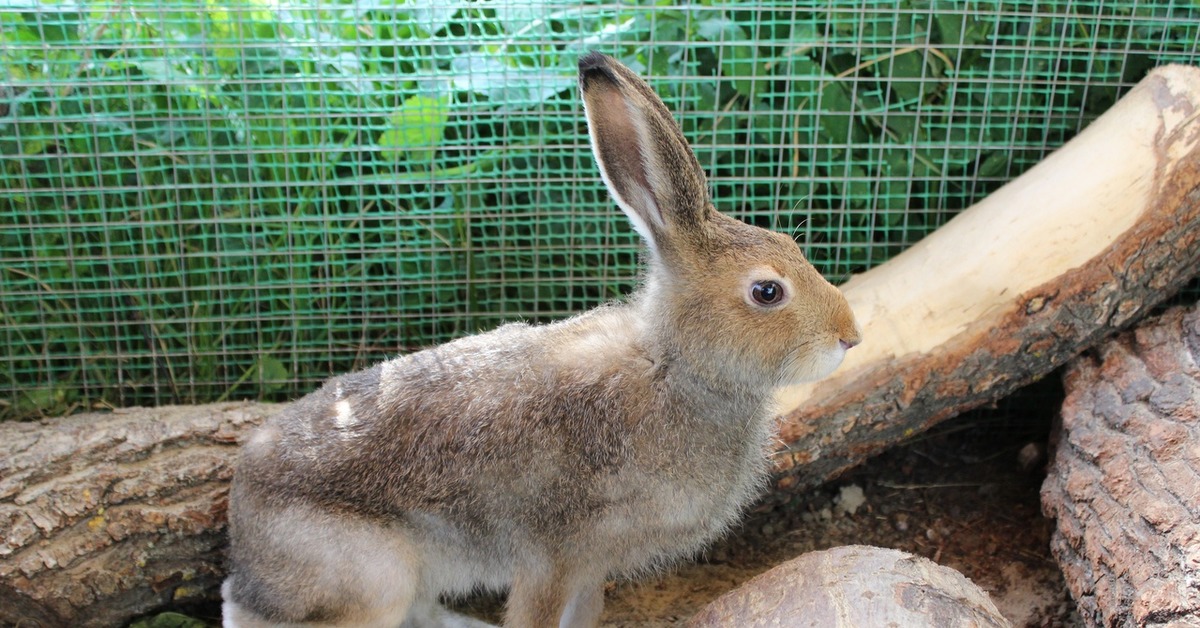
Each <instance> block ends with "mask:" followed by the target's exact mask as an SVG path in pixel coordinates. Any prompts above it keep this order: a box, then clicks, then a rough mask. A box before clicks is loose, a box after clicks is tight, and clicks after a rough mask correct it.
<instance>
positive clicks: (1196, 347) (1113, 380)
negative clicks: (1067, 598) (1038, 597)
mask: <svg viewBox="0 0 1200 628" xmlns="http://www.w3.org/2000/svg"><path fill="white" fill-rule="evenodd" d="M1064 385H1065V388H1066V393H1067V396H1066V400H1065V401H1064V402H1063V407H1062V425H1061V427H1060V430H1059V432H1058V434H1057V438H1056V439H1055V440H1056V441H1057V447H1056V448H1055V449H1056V450H1055V452H1054V454H1053V456H1054V457H1053V462H1052V464H1051V467H1050V473H1049V475H1048V476H1047V478H1046V480H1045V483H1044V484H1043V485H1042V509H1043V511H1044V512H1045V513H1046V515H1047V516H1048V517H1052V518H1054V519H1055V520H1056V521H1055V525H1056V531H1055V533H1054V535H1053V537H1052V539H1051V550H1052V552H1053V554H1054V557H1055V559H1056V560H1057V561H1058V563H1059V566H1060V567H1061V568H1062V570H1063V574H1064V575H1065V576H1066V581H1067V586H1068V588H1069V589H1070V590H1071V595H1072V596H1073V597H1074V598H1075V601H1076V602H1077V604H1078V607H1079V611H1080V615H1081V616H1082V617H1083V618H1084V620H1085V621H1086V622H1087V623H1088V625H1091V626H1160V625H1168V624H1169V625H1172V626H1200V586H1198V585H1197V583H1198V582H1200V304H1198V305H1196V306H1193V307H1192V308H1190V309H1188V310H1185V309H1183V308H1175V309H1172V310H1169V311H1168V312H1167V313H1165V314H1164V315H1163V316H1161V317H1159V318H1157V319H1155V320H1154V321H1151V322H1149V323H1146V324H1144V325H1141V326H1139V327H1138V328H1137V329H1136V330H1134V331H1132V332H1128V333H1125V334H1122V335H1121V336H1119V337H1117V338H1116V339H1113V340H1111V341H1109V342H1106V343H1104V344H1103V345H1102V346H1101V347H1099V348H1098V350H1096V351H1095V352H1089V353H1088V354H1086V355H1084V356H1081V357H1079V358H1078V359H1076V360H1074V361H1073V362H1072V363H1071V365H1070V367H1068V369H1067V372H1066V375H1065V377H1064Z"/></svg>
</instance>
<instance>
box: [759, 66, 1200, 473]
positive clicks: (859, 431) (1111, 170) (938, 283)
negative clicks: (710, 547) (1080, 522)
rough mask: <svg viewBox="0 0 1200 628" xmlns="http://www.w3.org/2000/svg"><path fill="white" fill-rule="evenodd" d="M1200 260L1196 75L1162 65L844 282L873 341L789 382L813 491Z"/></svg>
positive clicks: (1128, 314) (983, 396) (1028, 373)
mask: <svg viewBox="0 0 1200 628" xmlns="http://www.w3.org/2000/svg"><path fill="white" fill-rule="evenodd" d="M1198 270H1200V69H1198V68H1192V67H1184V66H1167V67H1164V68H1159V69H1157V70H1155V71H1153V72H1151V73H1150V75H1149V76H1148V77H1147V78H1145V79H1144V80H1143V81H1141V82H1140V83H1139V84H1138V85H1137V86H1136V87H1135V88H1134V89H1133V90H1131V91H1130V92H1129V93H1128V94H1127V95H1126V96H1125V97H1124V98H1122V99H1121V100H1120V101H1119V102H1118V103H1117V104H1116V105H1114V106H1113V107H1112V109H1110V110H1109V111H1108V112H1106V113H1105V114H1104V115H1103V116H1101V117H1100V118H1099V119H1097V120H1096V121H1095V122H1093V123H1092V124H1091V125H1090V126H1088V127H1087V128H1086V129H1085V130H1084V131H1083V132H1082V133H1080V134H1079V135H1078V136H1077V137H1075V138H1074V139H1072V140H1071V141H1070V142H1068V143H1067V144H1066V145H1065V146H1064V147H1063V148H1061V149H1059V150H1058V151H1057V152H1055V153H1053V154H1051V155H1050V156H1048V157H1047V158H1046V159H1045V160H1043V161H1042V162H1041V163H1039V164H1038V165H1037V166H1035V167H1034V168H1032V169H1030V170H1029V171H1028V172H1026V173H1025V174H1022V175H1021V176H1020V177H1019V178H1017V179H1016V180H1014V181H1012V182H1010V183H1009V184H1008V185H1006V186H1004V187H1003V188H1001V189H1000V190H998V191H996V193H994V194H992V195H991V196H989V197H988V198H986V199H984V200H983V201H982V202H980V203H978V204H977V205H975V206H973V207H971V208H970V209H968V210H966V211H964V212H963V213H962V214H959V215H958V216H956V217H955V218H954V219H952V220H951V221H949V222H948V223H947V224H946V225H944V226H942V227H941V228H939V229H938V230H937V231H935V232H934V233H932V234H931V235H929V236H928V237H926V238H925V239H923V240H921V241H920V242H918V243H917V244H916V245H914V246H912V247H911V248H909V249H908V250H906V251H905V252H904V253H902V254H900V255H898V256H897V257H895V258H893V259H892V260H890V261H888V262H887V263H885V264H883V265H881V266H878V267H876V268H874V269H872V270H870V271H868V272H866V273H863V274H862V275H859V276H856V277H854V278H853V279H851V280H850V281H849V282H848V283H847V284H846V285H845V286H843V291H844V292H845V294H846V297H847V299H849V301H850V305H851V307H853V309H854V312H855V314H856V315H857V316H858V317H859V323H860V324H861V325H862V327H863V338H864V340H863V343H862V345H860V346H858V347H856V348H855V349H854V350H853V351H850V352H849V354H848V356H847V359H846V361H845V363H844V364H843V365H842V367H841V368H839V369H838V371H837V372H835V373H834V374H833V375H832V376H831V377H829V378H826V379H824V380H822V381H820V382H817V383H814V384H808V385H805V386H801V387H796V388H794V389H791V390H787V391H784V393H783V394H782V395H781V400H780V401H781V407H783V408H787V409H789V410H787V411H786V412H785V413H784V416H785V419H784V422H783V426H782V430H781V438H782V440H783V442H784V444H785V446H784V447H783V448H782V450H781V452H780V454H779V455H778V457H777V459H776V460H777V467H778V469H779V471H780V472H781V477H780V478H779V479H778V486H779V487H780V488H786V487H791V486H798V487H804V486H812V485H815V484H817V483H820V482H821V481H823V480H824V479H826V478H830V477H832V476H834V475H836V474H837V473H839V472H841V471H843V470H845V469H847V468H849V467H851V466H854V465H855V464H858V463H859V462H861V461H863V460H864V459H866V458H867V457H869V456H871V455H873V454H876V453H879V452H880V451H882V450H884V449H885V448H887V447H888V446H890V445H893V444H895V443H897V442H900V441H902V440H904V439H906V438H907V437H908V436H910V435H912V434H916V433H919V432H921V431H924V430H926V429H928V428H929V427H931V426H932V425H934V424H936V423H938V422H940V421H942V420H945V419H947V418H950V417H952V416H954V415H956V414H959V413H961V412H963V411H966V410H969V409H972V408H975V407H978V406H980V405H983V404H986V403H990V402H992V401H994V400H996V399H999V398H1000V397H1003V396H1004V395H1006V394H1008V393H1009V392H1012V391H1013V390H1015V389H1016V388H1018V387H1020V386H1023V385H1025V384H1028V383H1030V382H1032V381H1034V380H1036V379H1038V378H1040V377H1042V376H1044V375H1046V374H1047V373H1049V372H1050V371H1051V370H1053V369H1055V368H1057V367H1058V366H1061V365H1063V364H1065V363H1066V362H1067V361H1068V360H1069V359H1070V358H1072V357H1074V356H1075V355H1077V354H1079V353H1080V352H1081V351H1083V350H1084V349H1086V348H1087V347H1089V346H1091V345H1093V344H1095V343H1096V342H1098V341H1099V340H1101V339H1103V338H1105V337H1106V336H1108V335H1110V334H1111V333H1113V332H1114V331H1116V330H1119V329H1121V328H1122V327H1124V326H1126V325H1127V324H1128V323H1130V322H1131V321H1133V320H1134V319H1136V318H1137V317H1139V316H1141V315H1143V314H1145V313H1146V312H1148V311H1149V310H1150V309H1151V308H1152V307H1153V306H1154V305H1156V304H1158V303H1160V302H1161V301H1162V299H1163V298H1164V297H1165V296H1168V295H1170V294H1172V293H1175V292H1176V291H1177V290H1178V289H1179V288H1180V287H1181V286H1182V285H1184V284H1185V283H1186V281H1187V280H1188V279H1189V278H1190V277H1192V276H1193V275H1195V274H1196V273H1197V271H1198Z"/></svg>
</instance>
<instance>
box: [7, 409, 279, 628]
mask: <svg viewBox="0 0 1200 628" xmlns="http://www.w3.org/2000/svg"><path fill="white" fill-rule="evenodd" d="M276 409H277V406H271V405H268V404H254V403H223V404H213V405H205V406H178V407H163V408H153V409H146V408H136V409H131V410H119V411H117V412H114V413H112V414H83V415H76V416H72V417H66V418H63V419H57V420H54V421H49V422H43V423H4V424H0V451H2V452H3V455H2V457H0V626H9V625H20V626H24V627H36V626H43V627H46V628H50V627H57V626H115V625H122V624H124V623H126V622H127V621H128V620H129V619H130V618H132V617H135V616H137V615H139V614H142V613H145V612H147V611H149V610H151V609H154V608H158V607H162V606H164V605H166V604H170V603H185V602H189V601H192V600H201V599H207V598H211V597H212V596H213V595H214V593H215V591H216V589H217V587H218V586H219V585H220V582H221V579H222V578H223V577H224V567H223V560H224V553H225V545H226V539H225V506H226V496H227V493H228V490H229V480H230V478H232V477H233V462H234V458H235V456H234V454H235V453H236V451H237V439H238V438H239V437H241V436H243V435H245V434H246V432H247V431H248V430H249V428H250V427H251V426H252V425H255V424H257V423H259V422H261V421H262V419H263V418H264V417H266V416H268V415H269V414H271V413H272V412H274V411H275V410H276Z"/></svg>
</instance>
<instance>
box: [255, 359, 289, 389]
mask: <svg viewBox="0 0 1200 628" xmlns="http://www.w3.org/2000/svg"><path fill="white" fill-rule="evenodd" d="M255 368H256V369H257V370H258V380H259V381H260V382H261V383H262V387H263V390H264V391H265V392H273V391H276V390H279V389H280V388H282V387H283V385H284V384H286V383H287V382H288V381H289V380H290V379H291V377H290V376H289V374H288V370H287V367H286V366H284V365H283V362H280V361H279V359H278V358H274V357H271V356H269V355H264V356H263V357H261V358H259V360H258V364H256V365H255Z"/></svg>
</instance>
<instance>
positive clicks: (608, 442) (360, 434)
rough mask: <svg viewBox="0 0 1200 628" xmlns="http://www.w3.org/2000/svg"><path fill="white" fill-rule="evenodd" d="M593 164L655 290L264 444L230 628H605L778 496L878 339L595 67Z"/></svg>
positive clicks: (350, 398) (471, 345)
mask: <svg viewBox="0 0 1200 628" xmlns="http://www.w3.org/2000/svg"><path fill="white" fill-rule="evenodd" d="M579 86H580V93H581V95H582V98H583V104H584V111H585V113H586V117H587V122H588V130H589V135H590V137H591V144H592V150H593V152H594V154H595V157H596V163H597V165H598V166H599V168H600V174H601V176H602V177H603V179H604V183H605V185H606V186H607V187H608V190H609V192H610V193H611V195H612V197H613V200H614V201H616V203H617V205H619V206H620V207H621V209H622V210H623V211H624V212H625V214H626V215H627V216H628V217H629V220H630V222H631V223H632V224H633V227H634V228H635V229H636V230H637V232H638V233H639V234H640V235H641V237H642V239H643V240H644V241H645V244H646V247H647V250H648V254H647V255H646V262H647V268H646V270H645V275H644V279H643V282H642V285H641V287H640V288H639V289H638V290H637V291H636V292H635V293H633V294H632V295H630V296H629V298H628V299H627V300H626V301H624V302H621V303H616V304H611V305H607V306H604V307H601V308H598V309H595V310H592V311H590V312H587V313H584V314H581V315H579V316H576V317H574V318H571V319H568V320H565V321H561V322H558V323H555V324H552V325H544V326H529V325H523V324H511V325H505V326H503V327H500V328H498V329H495V330H493V331H491V332H488V333H484V334H480V335H476V336H469V337H466V338H462V339H459V340H456V341H454V342H450V343H447V344H444V345H441V346H438V347H434V348H431V349H427V350H424V351H420V352H418V353H413V354H410V355H406V356H404V357H401V358H397V359H395V360H391V361H388V362H384V363H383V364H379V365H377V366H375V367H373V368H370V369H368V370H365V371H361V372H358V373H352V374H349V375H343V376H340V377H335V378H333V379H331V380H329V381H328V382H326V383H325V385H324V386H322V387H321V388H320V389H319V390H317V391H316V392H313V393H312V394H310V395H308V396H306V397H304V398H303V399H300V400H299V401H297V402H295V403H293V404H291V405H290V406H288V407H287V408H286V409H285V410H284V411H282V412H281V413H280V414H279V415H277V416H275V417H273V418H272V419H271V420H270V421H269V422H268V423H267V424H266V425H264V426H263V427H262V428H260V429H259V430H258V431H257V432H255V433H254V435H253V436H252V437H251V438H250V440H249V441H248V442H247V443H246V444H245V445H244V447H243V449H242V453H241V457H240V459H239V462H238V469H237V474H236V477H235V478H234V481H233V488H232V491H231V493H230V501H229V530H230V536H231V541H232V545H231V555H230V558H231V569H230V574H229V578H228V580H226V582H225V584H224V586H223V587H222V592H223V594H224V598H225V604H224V620H225V625H227V626H263V625H310V626H312V625H328V626H391V627H394V626H401V625H403V626H416V627H421V626H468V625H482V624H481V623H479V622H476V621H475V620H472V619H469V618H466V617H462V616H460V615H455V614H453V613H450V612H449V611H447V610H445V609H444V608H442V607H441V606H440V605H439V598H442V597H444V596H455V595H462V594H466V593H470V592H472V591H477V590H481V589H492V590H508V591H509V597H508V606H507V612H506V616H505V625H509V626H522V627H524V626H530V627H533V626H536V627H541V626H593V625H595V624H596V623H597V622H598V620H599V617H600V612H601V607H602V606H603V585H604V582H605V580H607V579H609V578H613V577H623V576H633V575H637V574H642V573H646V572H650V571H653V570H655V569H657V568H660V567H662V566H665V565H669V564H670V563H672V562H673V561H676V560H678V559H681V558H685V557H687V556H689V555H691V554H693V553H694V552H696V551H697V550H698V549H700V548H702V547H703V546H704V544H705V543H707V542H709V541H710V540H712V539H713V538H714V537H716V536H717V535H719V534H720V533H721V532H722V531H723V530H725V529H726V528H727V527H728V526H729V525H730V524H731V523H732V522H733V521H735V520H736V518H737V517H738V515H739V514H740V513H741V511H742V509H743V508H744V507H745V505H746V504H747V503H748V502H750V500H752V499H753V498H754V497H755V496H756V495H757V494H758V492H759V490H760V489H761V487H762V484H763V479H764V477H765V474H766V471H767V457H766V456H767V453H768V451H769V449H770V440H771V435H772V430H773V427H774V421H773V417H774V412H773V409H772V408H771V399H772V393H773V391H774V389H775V388H776V387H777V386H780V385H784V384H789V383H794V382H799V381H803V380H811V379H815V378H819V377H823V376H825V375H826V374H828V373H829V372H830V371H832V370H833V369H834V368H835V367H836V366H837V365H838V364H839V363H840V362H841V361H842V358H843V356H844V355H845V352H846V350H847V349H848V348H850V347H852V346H854V345H855V344H857V343H858V341H859V331H858V327H857V325H856V323H855V321H854V316H853V314H852V313H851V311H850V307H849V306H848V305H847V303H846V300H845V299H844V298H843V297H842V295H841V293H840V292H838V290H837V289H836V288H834V287H833V286H832V285H830V284H829V283H828V282H826V281H825V280H824V279H823V278H822V277H821V275H820V274H819V273H818V272H817V271H816V270H815V269H814V268H813V267H812V266H811V265H810V264H809V263H808V262H807V261H806V260H805V259H804V256H803V255H802V254H801V252H800V249H799V248H798V247H797V246H796V243H795V242H793V241H792V240H791V239H790V238H788V237H787V236H784V235H781V234H778V233H774V232H770V231H766V230H763V229H759V228H757V227H752V226H750V225H747V224H745V223H742V222H739V221H737V220H734V219H733V218H730V217H727V216H725V215H723V214H720V213H718V212H717V211H716V209H715V208H714V207H713V205H712V203H711V201H710V199H709V196H708V187H707V183H706V180H705V177H704V172H703V170H701V168H700V165H699V163H698V162H697V161H696V158H695V157H694V156H693V154H692V151H691V149H690V148H689V147H688V144H687V142H686V141H685V140H684V137H683V135H682V134H681V133H680V131H679V127H678V126H677V125H676V124H675V122H674V120H673V119H672V118H671V115H670V113H669V112H668V111H667V108H666V107H665V106H664V105H663V102H662V101H661V100H659V98H658V97H657V96H656V95H655V94H654V92H653V91H652V90H651V89H650V87H649V86H648V85H646V83H645V82H643V81H642V80H641V79H640V78H638V77H637V76H636V75H635V74H634V73H633V72H631V71H630V70H629V69H628V68H626V67H625V66H623V65H621V64H620V63H618V62H617V61H615V60H613V59H611V58H609V57H607V56H604V55H601V54H596V53H591V54H588V55H585V56H584V57H583V58H581V59H580V61H579Z"/></svg>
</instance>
